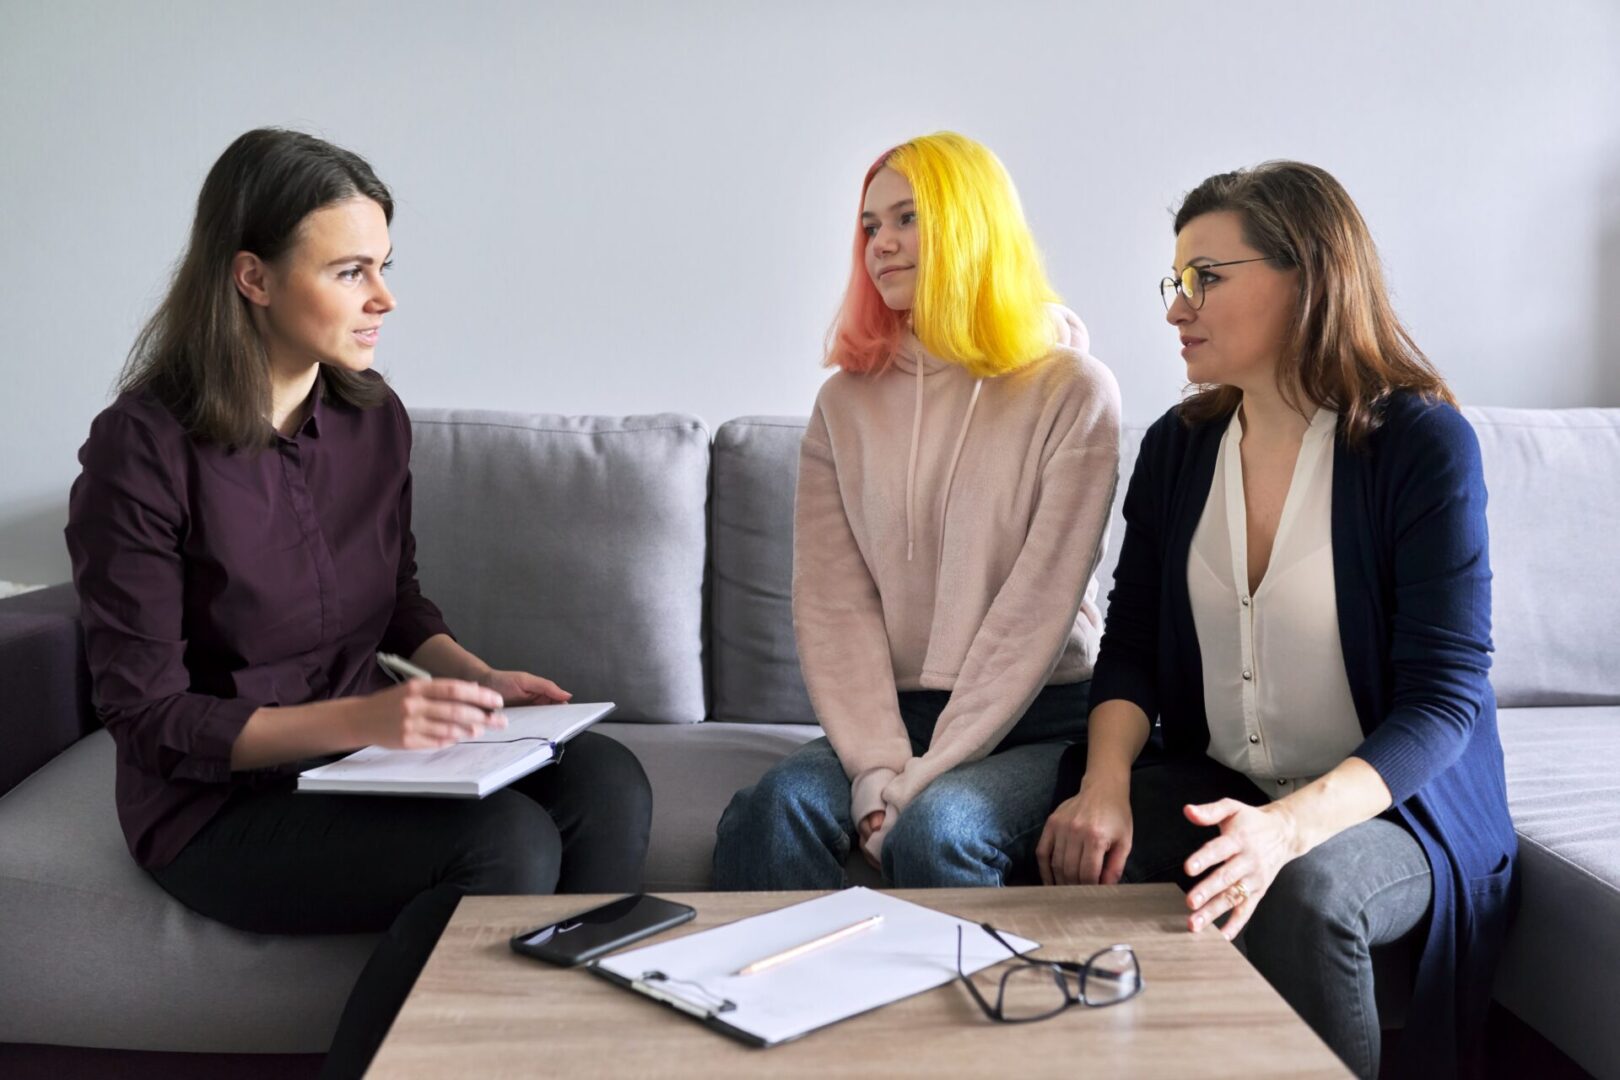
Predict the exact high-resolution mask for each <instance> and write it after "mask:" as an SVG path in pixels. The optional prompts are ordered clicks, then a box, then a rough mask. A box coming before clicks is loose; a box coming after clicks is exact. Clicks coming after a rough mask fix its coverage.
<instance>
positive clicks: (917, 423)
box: [906, 360, 984, 562]
mask: <svg viewBox="0 0 1620 1080" xmlns="http://www.w3.org/2000/svg"><path fill="white" fill-rule="evenodd" d="M982 389H984V380H983V379H974V380H973V396H971V397H970V398H968V407H967V415H966V416H964V417H962V430H961V431H959V432H957V435H956V447H955V448H954V449H953V450H952V451H951V464H950V467H949V468H947V469H946V470H945V498H944V500H943V505H942V506H941V507H940V511H939V542H940V551H941V554H942V555H943V552H944V545H945V513H946V511H947V510H949V509H950V506H951V481H952V480H954V479H955V478H956V463H957V462H958V461H959V460H960V459H961V457H962V444H963V443H965V442H967V433H968V425H970V424H972V423H973V410H974V408H975V407H976V406H977V405H978V404H979V391H980V390H982ZM922 414H923V366H922V363H921V361H920V360H919V361H918V364H917V404H916V407H915V408H914V409H913V410H912V413H911V452H910V453H909V454H907V456H906V561H907V562H910V561H911V556H912V554H913V553H914V552H915V550H916V547H917V525H916V520H917V514H916V508H917V449H918V445H919V444H920V443H921V442H922Z"/></svg>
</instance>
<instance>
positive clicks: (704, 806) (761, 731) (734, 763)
mask: <svg viewBox="0 0 1620 1080" xmlns="http://www.w3.org/2000/svg"><path fill="white" fill-rule="evenodd" d="M596 730H597V731H600V732H602V733H603V734H605V735H610V736H612V737H613V738H615V739H617V740H618V741H619V742H621V743H623V744H624V745H626V746H628V747H629V748H630V749H631V750H633V751H635V754H636V757H637V758H639V759H640V761H641V764H642V767H643V768H644V769H646V770H647V779H648V781H649V782H650V783H651V784H652V791H653V823H652V844H651V846H650V848H649V850H648V852H647V878H646V887H647V888H648V889H649V890H653V891H660V890H661V891H665V892H683V891H692V890H702V889H706V888H708V887H709V878H710V872H711V869H712V867H713V863H714V827H715V824H716V823H717V822H718V821H719V820H720V813H721V811H723V810H724V809H725V808H726V804H727V803H729V802H730V801H731V796H732V795H733V794H735V793H736V792H737V790H738V789H740V788H745V787H747V786H748V785H749V784H752V783H753V782H754V781H756V780H758V779H759V778H760V775H761V774H763V773H764V772H765V770H766V769H768V768H770V767H771V766H772V765H773V764H775V763H776V762H777V761H778V760H780V759H781V758H782V757H785V756H786V755H787V754H790V753H792V752H793V751H794V750H796V749H797V748H798V747H800V746H802V745H804V744H805V743H807V742H809V741H810V740H811V739H814V738H816V737H817V736H819V735H820V734H821V729H820V728H819V727H815V726H814V725H810V724H729V723H724V722H713V721H711V722H709V723H705V724H699V725H697V726H696V727H672V726H669V725H653V724H614V723H603V724H598V725H597V726H596Z"/></svg>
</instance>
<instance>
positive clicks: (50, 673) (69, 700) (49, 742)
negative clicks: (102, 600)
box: [0, 585, 101, 795]
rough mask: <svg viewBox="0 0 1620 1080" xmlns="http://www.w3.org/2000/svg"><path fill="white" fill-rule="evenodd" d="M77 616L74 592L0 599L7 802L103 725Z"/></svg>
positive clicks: (2, 769)
mask: <svg viewBox="0 0 1620 1080" xmlns="http://www.w3.org/2000/svg"><path fill="white" fill-rule="evenodd" d="M77 611H78V600H77V598H76V597H75V596H74V593H73V586H71V585H65V586H58V587H56V588H51V589H42V590H40V591H39V592H33V593H24V594H23V595H21V596H13V597H9V598H7V599H6V600H0V687H4V688H5V690H4V693H3V696H0V795H4V794H5V793H6V792H8V791H10V790H11V789H12V788H14V787H16V786H17V785H18V784H19V783H21V782H22V781H23V780H24V779H25V778H26V777H27V776H28V775H29V774H30V773H32V772H33V771H34V770H35V769H37V768H39V767H40V766H41V765H44V764H45V763H46V762H47V761H50V760H51V758H53V757H55V756H56V755H57V754H60V753H61V752H62V751H63V750H66V749H67V748H68V747H69V746H72V745H73V744H74V743H76V742H78V741H79V740H80V739H82V738H83V737H84V736H86V735H88V734H90V733H91V732H93V731H95V730H96V729H97V728H98V727H100V726H101V725H100V723H99V721H97V719H96V713H95V707H94V705H93V704H92V702H91V697H90V669H89V667H88V666H87V664H86V663H85V658H84V635H83V633H82V632H81V631H80V629H79V620H78V615H77Z"/></svg>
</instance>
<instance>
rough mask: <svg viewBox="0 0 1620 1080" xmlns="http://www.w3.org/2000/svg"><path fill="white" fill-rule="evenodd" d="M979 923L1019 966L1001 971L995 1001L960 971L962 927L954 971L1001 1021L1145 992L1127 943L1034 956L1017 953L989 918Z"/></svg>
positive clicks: (1045, 1015) (1048, 1014)
mask: <svg viewBox="0 0 1620 1080" xmlns="http://www.w3.org/2000/svg"><path fill="white" fill-rule="evenodd" d="M979 926H980V928H981V929H982V930H983V931H984V932H985V933H987V934H989V935H990V936H991V937H993V938H995V939H996V940H997V941H999V942H1001V944H1002V945H1003V946H1004V947H1005V948H1006V950H1007V952H1009V953H1010V954H1012V955H1011V957H1010V958H1011V959H1012V960H1013V961H1015V966H1013V967H1011V968H1008V969H1007V970H1006V971H1005V972H1003V973H1002V976H1001V982H1000V984H999V985H998V986H997V987H996V997H995V1003H994V1004H992V1003H991V1002H990V1000H989V999H988V998H986V997H985V996H984V994H983V992H981V991H980V990H979V988H978V987H977V986H976V985H974V982H973V980H972V978H970V977H969V976H968V974H967V972H965V971H963V970H962V927H961V926H958V927H957V928H956V974H957V976H958V977H959V978H960V979H961V980H962V981H963V982H964V983H966V984H967V988H968V993H970V994H972V995H973V1000H974V1001H976V1002H978V1004H979V1008H980V1009H982V1010H984V1015H985V1016H988V1017H989V1018H990V1019H992V1020H995V1021H997V1022H998V1023H1003V1024H1023V1023H1028V1022H1029V1021H1031V1020H1045V1019H1047V1018H1048V1017H1051V1016H1056V1015H1057V1014H1058V1013H1060V1012H1062V1011H1063V1010H1065V1009H1067V1008H1068V1007H1069V1006H1071V1005H1084V1006H1086V1007H1087V1008H1092V1009H1099V1008H1103V1007H1105V1006H1108V1005H1118V1004H1119V1003H1120V1002H1122V1001H1129V1000H1130V999H1131V998H1133V997H1135V996H1136V995H1137V994H1140V993H1141V992H1142V968H1141V965H1140V964H1138V963H1137V960H1136V951H1135V950H1134V949H1132V948H1131V947H1130V946H1129V945H1110V946H1109V947H1108V948H1106V949H1099V950H1098V951H1096V952H1094V953H1092V954H1091V955H1090V956H1089V957H1087V958H1086V959H1085V960H1084V961H1082V962H1080V963H1076V962H1074V961H1072V960H1031V959H1029V958H1028V957H1026V956H1022V955H1020V954H1019V952H1018V950H1017V949H1014V948H1013V947H1012V945H1011V943H1009V942H1008V941H1007V939H1006V938H1004V937H1002V936H1001V935H1000V934H999V933H997V932H996V928H995V927H993V926H991V925H990V924H989V923H980V924H979Z"/></svg>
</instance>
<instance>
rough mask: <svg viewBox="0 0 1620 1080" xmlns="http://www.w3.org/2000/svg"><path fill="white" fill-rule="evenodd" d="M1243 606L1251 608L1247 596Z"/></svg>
mask: <svg viewBox="0 0 1620 1080" xmlns="http://www.w3.org/2000/svg"><path fill="white" fill-rule="evenodd" d="M1243 606H1244V607H1248V606H1249V598H1248V597H1247V596H1245V597H1244V598H1243Z"/></svg>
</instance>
